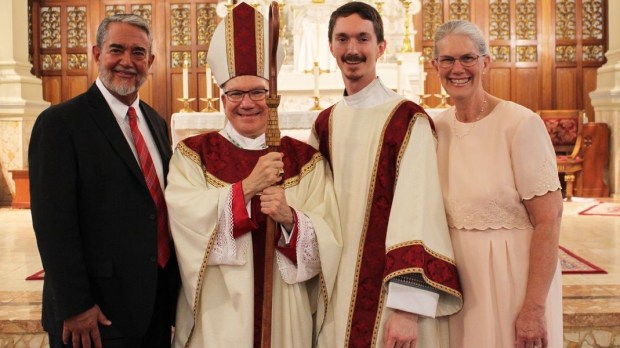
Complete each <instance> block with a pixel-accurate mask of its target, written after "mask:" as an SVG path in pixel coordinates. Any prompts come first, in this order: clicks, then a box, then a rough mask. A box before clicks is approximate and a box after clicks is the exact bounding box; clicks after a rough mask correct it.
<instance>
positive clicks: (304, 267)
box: [276, 210, 321, 284]
mask: <svg viewBox="0 0 620 348" xmlns="http://www.w3.org/2000/svg"><path fill="white" fill-rule="evenodd" d="M295 213H297V233H298V236H297V245H296V255H297V266H295V264H294V263H293V262H292V261H291V260H289V259H288V258H287V257H285V256H284V255H282V254H281V253H280V252H276V260H277V262H278V269H279V270H280V274H282V279H283V280H284V281H285V282H286V283H287V284H295V283H300V282H303V281H306V280H308V279H310V278H312V277H314V276H315V275H317V274H319V272H320V271H321V260H320V258H319V244H318V242H317V239H316V234H315V232H314V227H313V226H312V221H310V218H308V217H307V216H306V215H305V214H304V213H302V212H300V211H297V210H295Z"/></svg>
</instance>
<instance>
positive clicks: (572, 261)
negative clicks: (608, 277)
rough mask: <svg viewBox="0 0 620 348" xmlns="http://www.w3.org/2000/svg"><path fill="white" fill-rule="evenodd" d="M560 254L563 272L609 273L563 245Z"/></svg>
mask: <svg viewBox="0 0 620 348" xmlns="http://www.w3.org/2000/svg"><path fill="white" fill-rule="evenodd" d="M559 256H560V264H561V265H562V274H607V272H605V270H603V269H602V268H600V267H598V266H597V265H595V264H593V263H591V262H588V261H586V260H584V259H583V258H581V257H579V256H577V255H575V254H574V253H572V252H571V251H569V250H567V249H566V248H564V247H562V246H560V253H559Z"/></svg>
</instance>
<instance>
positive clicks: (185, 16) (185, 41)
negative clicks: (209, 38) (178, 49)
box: [170, 4, 192, 47]
mask: <svg viewBox="0 0 620 348" xmlns="http://www.w3.org/2000/svg"><path fill="white" fill-rule="evenodd" d="M190 12H191V11H190V5H189V4H173V5H170V46H173V47H174V46H187V45H191V44H192V30H191V27H190V24H189V20H190Z"/></svg>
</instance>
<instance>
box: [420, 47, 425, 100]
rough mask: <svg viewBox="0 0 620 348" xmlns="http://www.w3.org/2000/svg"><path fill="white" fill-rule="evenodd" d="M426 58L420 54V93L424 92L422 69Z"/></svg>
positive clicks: (423, 73)
mask: <svg viewBox="0 0 620 348" xmlns="http://www.w3.org/2000/svg"><path fill="white" fill-rule="evenodd" d="M425 61H426V58H424V56H420V94H424V82H425V81H426V72H425V71H424V62H425Z"/></svg>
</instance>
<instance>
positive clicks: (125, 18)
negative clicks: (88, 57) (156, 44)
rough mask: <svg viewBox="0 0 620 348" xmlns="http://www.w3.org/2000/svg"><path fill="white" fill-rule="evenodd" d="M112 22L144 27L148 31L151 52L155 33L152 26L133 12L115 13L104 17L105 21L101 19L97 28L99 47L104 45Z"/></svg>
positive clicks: (139, 27) (143, 29)
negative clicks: (152, 32)
mask: <svg viewBox="0 0 620 348" xmlns="http://www.w3.org/2000/svg"><path fill="white" fill-rule="evenodd" d="M110 23H127V24H130V25H133V26H134V27H137V28H138V29H142V31H144V32H145V33H146V36H147V37H148V39H149V52H151V48H152V46H153V35H152V34H151V26H150V25H149V23H148V22H147V21H146V20H144V18H142V17H140V16H136V15H134V14H131V13H121V14H115V15H114V16H110V17H107V18H104V19H103V21H101V23H100V24H99V28H98V29H97V47H99V48H102V47H103V42H104V41H105V39H106V36H107V35H108V26H109V25H110Z"/></svg>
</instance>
